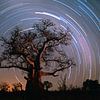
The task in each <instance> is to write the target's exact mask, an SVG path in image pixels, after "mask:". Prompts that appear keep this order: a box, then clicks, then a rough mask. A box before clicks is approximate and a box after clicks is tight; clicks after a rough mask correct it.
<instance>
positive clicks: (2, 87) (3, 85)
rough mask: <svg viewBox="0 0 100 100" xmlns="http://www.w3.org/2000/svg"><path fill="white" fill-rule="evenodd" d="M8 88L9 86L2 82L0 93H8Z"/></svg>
mask: <svg viewBox="0 0 100 100" xmlns="http://www.w3.org/2000/svg"><path fill="white" fill-rule="evenodd" d="M9 88H10V86H9V84H8V83H6V82H2V83H1V84H0V91H1V92H8V90H9Z"/></svg>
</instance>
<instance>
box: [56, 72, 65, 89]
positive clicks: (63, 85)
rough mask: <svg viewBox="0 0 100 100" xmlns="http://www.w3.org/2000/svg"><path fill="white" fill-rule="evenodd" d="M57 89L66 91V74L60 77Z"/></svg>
mask: <svg viewBox="0 0 100 100" xmlns="http://www.w3.org/2000/svg"><path fill="white" fill-rule="evenodd" d="M58 89H59V91H66V90H67V85H66V74H65V75H64V77H60V81H59V82H58Z"/></svg>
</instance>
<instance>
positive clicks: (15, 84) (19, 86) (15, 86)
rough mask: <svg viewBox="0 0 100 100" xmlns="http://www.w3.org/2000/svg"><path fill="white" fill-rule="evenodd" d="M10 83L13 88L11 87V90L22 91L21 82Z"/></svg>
mask: <svg viewBox="0 0 100 100" xmlns="http://www.w3.org/2000/svg"><path fill="white" fill-rule="evenodd" d="M12 85H13V88H12V91H13V92H18V91H22V84H21V83H14V84H12Z"/></svg>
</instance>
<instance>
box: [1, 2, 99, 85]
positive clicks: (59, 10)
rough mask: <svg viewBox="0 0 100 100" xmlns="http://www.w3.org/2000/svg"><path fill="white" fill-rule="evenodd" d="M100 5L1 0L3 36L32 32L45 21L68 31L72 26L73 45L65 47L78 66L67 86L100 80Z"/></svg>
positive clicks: (73, 69) (70, 75)
mask: <svg viewBox="0 0 100 100" xmlns="http://www.w3.org/2000/svg"><path fill="white" fill-rule="evenodd" d="M99 4H100V1H99V0H0V33H1V34H0V35H5V36H7V33H9V31H11V30H12V29H13V28H14V27H15V26H21V27H23V29H24V30H31V29H32V28H31V26H32V24H33V23H34V22H37V21H38V20H39V19H42V18H49V19H51V20H52V21H54V23H56V24H57V25H60V27H62V28H64V29H65V30H66V29H67V27H69V28H70V30H71V35H72V38H73V40H72V44H71V45H70V46H68V47H62V48H63V50H64V51H65V52H66V55H67V56H69V57H73V59H74V60H75V62H76V67H74V68H70V69H68V70H67V75H66V84H69V85H70V84H72V85H81V83H82V82H83V81H84V80H86V79H95V80H99V81H100V7H99ZM17 73H18V72H17ZM16 79H17V80H18V81H19V79H18V77H16Z"/></svg>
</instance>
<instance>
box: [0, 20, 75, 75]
mask: <svg viewBox="0 0 100 100" xmlns="http://www.w3.org/2000/svg"><path fill="white" fill-rule="evenodd" d="M70 33H71V31H70V29H69V28H67V29H66V30H64V29H62V28H61V27H57V26H56V24H54V23H53V22H52V21H51V20H49V19H42V20H40V21H39V22H37V23H34V24H33V27H32V30H27V31H25V30H23V29H21V28H18V27H16V28H15V29H14V30H12V31H11V32H10V35H9V37H7V36H6V37H3V36H2V37H0V41H1V42H2V46H3V48H4V50H3V52H2V54H1V57H0V68H19V69H20V70H23V71H26V72H30V70H32V69H33V70H39V71H40V74H41V75H52V76H57V74H56V73H57V72H59V71H62V70H64V69H66V68H69V67H71V66H73V65H75V63H74V62H73V60H72V59H71V58H68V57H67V55H66V53H65V52H64V50H63V49H62V46H67V45H69V44H71V40H72V37H71V34H70Z"/></svg>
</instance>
